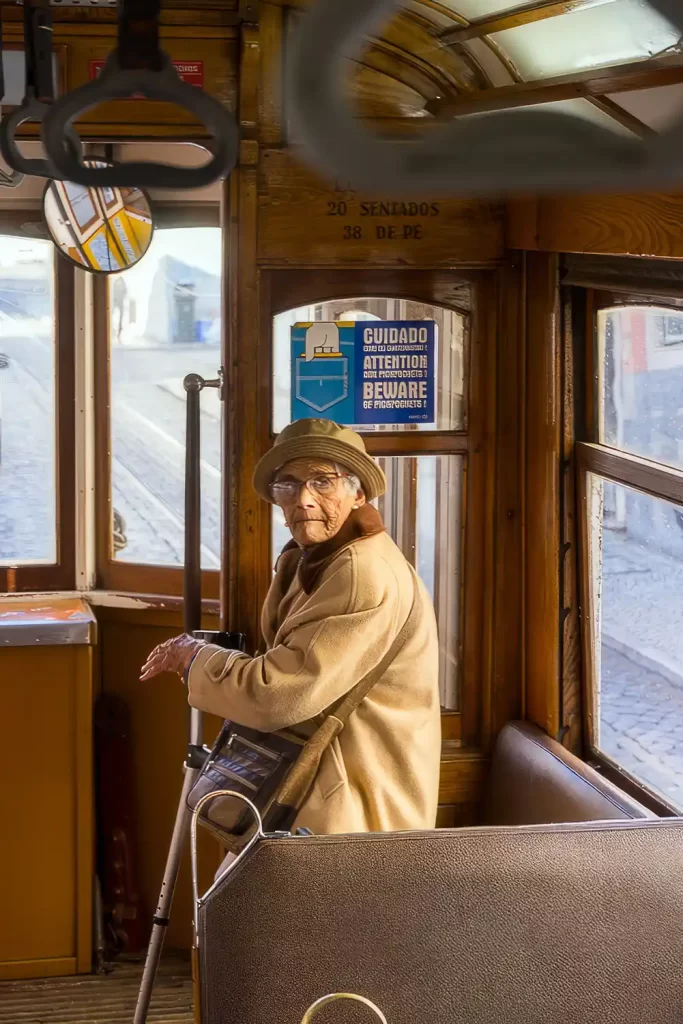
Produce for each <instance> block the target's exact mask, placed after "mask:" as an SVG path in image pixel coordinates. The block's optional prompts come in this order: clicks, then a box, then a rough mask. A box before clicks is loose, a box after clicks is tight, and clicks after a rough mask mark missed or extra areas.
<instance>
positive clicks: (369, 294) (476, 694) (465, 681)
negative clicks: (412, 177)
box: [230, 268, 500, 747]
mask: <svg viewBox="0 0 683 1024" xmlns="http://www.w3.org/2000/svg"><path fill="white" fill-rule="evenodd" d="M499 288H500V282H499V280H498V279H497V276H496V274H495V272H491V271H470V270H460V269H457V270H455V269H454V270H446V271H442V270H439V271H436V270H414V269H401V270H393V269H390V270H368V269H365V268H363V269H357V270H356V269H343V270H339V269H319V270H308V269H292V270H288V269H287V270H285V269H282V270H279V269H278V270H264V271H262V273H261V276H260V289H259V290H260V316H261V320H260V336H261V345H260V351H261V353H262V355H261V357H260V358H259V359H258V363H259V365H258V371H257V372H258V379H259V395H260V400H259V406H258V414H257V416H256V417H254V418H253V420H252V423H251V424H250V425H249V431H250V437H249V438H248V439H247V441H248V444H249V447H250V448H252V447H255V448H256V449H257V452H256V455H257V456H258V454H259V453H263V452H265V451H266V450H267V449H268V448H269V447H270V446H271V444H272V441H273V437H274V435H273V433H272V426H271V421H272V416H271V408H272V387H271V382H272V372H273V367H272V361H273V352H272V322H273V317H274V316H276V315H277V314H278V313H282V312H285V311H287V310H289V309H294V308H297V307H299V306H304V305H316V304H320V303H323V302H332V301H337V300H340V301H342V300H343V301H345V300H348V299H354V298H355V299H357V298H377V297H382V298H387V299H404V300H406V301H415V302H421V303H425V304H430V305H436V306H441V307H444V308H446V309H452V310H454V311H455V312H458V313H461V314H463V313H464V314H465V315H467V316H468V318H469V325H468V326H469V330H468V342H467V349H466V352H465V367H464V379H465V387H466V389H467V391H466V417H465V425H464V426H463V428H462V429H459V430H452V431H422V430H412V431H405V432H393V431H382V432H372V433H364V434H363V438H364V440H365V443H366V445H367V449H368V451H369V452H370V453H371V454H372V455H373V456H375V457H382V456H386V457H392V456H416V457H419V456H421V455H422V456H424V455H429V456H434V455H457V456H461V457H462V459H463V504H462V533H461V536H462V543H463V556H462V561H461V593H460V607H459V612H460V633H459V642H460V651H459V655H460V664H461V669H460V673H459V680H458V693H459V710H458V711H456V712H449V713H448V718H449V735H450V736H451V737H452V738H453V739H454V740H455V741H456V743H459V744H462V745H463V746H465V747H474V746H477V745H478V744H479V743H480V742H481V739H482V718H483V716H485V714H486V707H485V705H486V703H487V697H486V694H485V692H484V691H485V690H486V687H485V686H482V678H483V676H485V673H486V669H485V668H484V665H485V662H486V658H487V654H486V648H487V643H488V642H489V640H488V638H487V637H484V632H485V628H484V627H485V611H484V603H485V595H486V593H487V592H488V593H489V595H490V590H489V584H487V576H488V574H489V573H490V571H491V566H490V563H489V562H488V561H487V558H488V553H489V552H490V544H491V534H492V531H493V517H492V502H491V499H490V494H491V491H490V488H491V486H492V481H491V473H492V470H493V461H494V460H493V434H494V422H493V421H494V419H495V398H494V396H495V356H494V352H495V349H496V344H495V330H496V319H497V316H498V312H497V309H498V302H499V291H498V290H499ZM243 429H244V428H243ZM251 431H254V432H255V436H251ZM235 498H236V500H234V501H233V502H231V504H232V505H233V506H234V512H235V514H236V519H235V520H233V522H235V523H236V524H237V528H236V529H235V530H234V531H233V533H234V537H233V544H235V545H239V543H240V540H239V534H240V529H239V525H238V524H239V522H240V520H241V521H242V522H245V521H249V522H250V527H249V529H250V532H252V533H255V534H256V537H257V539H256V544H258V545H259V546H260V549H261V550H263V547H264V546H265V545H266V543H267V550H268V551H270V546H271V529H270V514H269V510H265V514H264V510H258V509H257V511H258V519H256V521H255V522H254V519H255V517H254V499H253V495H251V494H248V495H245V496H244V498H242V495H241V488H237V494H236V495H235ZM266 538H267V540H266ZM233 550H234V549H233ZM271 563H272V552H271V558H270V561H269V562H268V563H267V564H266V571H265V572H263V573H252V578H250V579H248V580H247V579H243V578H240V577H242V573H241V571H240V568H239V553H238V552H235V554H234V555H233V561H232V564H233V567H235V566H236V567H237V571H236V572H235V569H234V568H233V572H235V577H233V579H231V582H230V590H231V591H235V590H236V589H239V593H240V599H241V601H240V604H241V609H240V614H241V615H242V616H243V618H242V619H241V620H240V622H241V627H240V628H245V629H247V631H248V630H253V628H254V623H255V622H256V621H257V619H256V616H257V613H258V610H259V609H260V607H261V605H262V603H263V600H264V598H265V592H266V590H267V587H268V585H269V582H270V570H269V568H268V567H269V566H270V564H271ZM236 581H238V582H236ZM245 608H252V609H253V612H252V614H251V615H250V619H251V622H249V621H245V618H244V616H245V612H244V609H245Z"/></svg>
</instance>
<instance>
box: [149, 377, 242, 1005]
mask: <svg viewBox="0 0 683 1024" xmlns="http://www.w3.org/2000/svg"><path fill="white" fill-rule="evenodd" d="M183 387H184V388H185V391H186V393H187V425H186V434H185V573H184V581H183V624H184V630H185V632H186V633H188V634H190V635H191V636H196V637H198V639H202V640H210V641H211V642H212V643H217V644H219V646H221V647H231V648H234V647H239V648H240V649H242V648H243V647H244V637H243V635H242V634H241V633H224V632H213V631H211V632H209V631H202V630H201V629H200V626H201V615H202V579H201V470H200V444H199V442H200V395H201V392H202V391H203V389H204V388H218V389H220V392H221V398H222V397H223V374H222V371H219V376H218V378H217V379H216V380H204V378H203V377H200V376H199V374H196V373H190V374H188V376H187V377H186V378H185V380H184V381H183ZM203 724H204V723H203V715H202V713H201V711H197V710H195V709H194V708H191V709H190V735H189V742H188V747H187V756H186V758H185V761H184V763H183V772H184V779H183V786H182V790H181V793H180V801H179V803H178V810H177V813H176V819H175V824H174V826H173V834H172V836H171V845H170V846H169V850H168V856H167V858H166V867H165V869H164V878H163V881H162V883H161V892H160V893H159V902H158V903H157V908H156V911H155V913H154V917H153V919H152V933H151V936H150V940H149V946H148V947H147V956H146V959H145V966H144V970H143V972H142V981H141V983H140V991H139V993H138V1001H137V1005H136V1007H135V1017H134V1018H133V1024H145V1022H146V1021H147V1014H148V1012H149V1005H150V1001H151V998H152V991H153V989H154V981H155V979H156V973H157V969H158V967H159V961H160V959H161V953H162V950H163V945H164V938H165V936H166V928H167V927H168V923H169V919H170V913H171V904H172V902H173V893H174V891H175V886H176V882H177V880H178V871H179V870H180V861H181V859H182V853H183V843H184V841H185V837H186V836H189V834H190V823H191V820H192V812H191V811H190V809H189V808H188V806H187V797H188V795H189V792H190V790H191V789H192V787H193V785H194V784H195V782H196V781H197V777H198V775H199V773H200V771H201V769H202V766H203V765H204V762H205V760H206V758H207V756H208V754H209V749H208V748H207V747H205V746H204V743H203Z"/></svg>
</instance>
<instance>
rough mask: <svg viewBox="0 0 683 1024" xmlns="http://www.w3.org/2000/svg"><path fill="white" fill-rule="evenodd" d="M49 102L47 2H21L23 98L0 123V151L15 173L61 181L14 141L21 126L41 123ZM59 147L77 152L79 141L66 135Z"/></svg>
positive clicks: (54, 171)
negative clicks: (28, 123)
mask: <svg viewBox="0 0 683 1024" xmlns="http://www.w3.org/2000/svg"><path fill="white" fill-rule="evenodd" d="M3 95H4V86H3ZM53 100H54V78H53V68H52V11H51V9H50V0H24V99H23V101H22V103H21V105H20V106H19V107H18V108H17V109H16V110H15V111H13V112H12V113H11V114H8V115H6V116H3V118H2V121H0V152H2V158H3V160H4V161H5V163H6V164H7V165H8V167H10V168H11V169H12V170H13V171H14V172H15V174H21V175H22V176H23V175H24V174H33V175H36V176H37V177H41V178H53V179H57V180H60V181H61V180H63V178H64V176H63V175H62V174H61V173H60V171H59V168H57V167H56V166H55V165H54V164H53V163H52V161H51V160H49V159H47V160H38V159H29V158H28V157H25V156H24V155H23V154H22V153H21V151H20V149H19V147H18V145H17V141H16V134H17V131H18V130H19V128H20V127H21V125H22V124H24V122H25V121H37V122H42V120H43V118H44V117H45V114H46V113H47V112H48V110H49V109H50V107H51V104H52V102H53ZM62 146H64V147H68V148H70V149H73V150H74V151H78V147H79V140H78V139H77V137H76V136H75V135H74V134H73V133H69V134H68V135H67V137H66V139H63V140H62ZM20 180H21V179H19V181H20ZM19 181H17V182H16V184H19Z"/></svg>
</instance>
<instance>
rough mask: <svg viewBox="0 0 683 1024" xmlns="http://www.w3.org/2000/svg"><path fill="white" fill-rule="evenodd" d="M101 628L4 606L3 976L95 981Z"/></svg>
mask: <svg viewBox="0 0 683 1024" xmlns="http://www.w3.org/2000/svg"><path fill="white" fill-rule="evenodd" d="M94 643H95V620H94V617H93V615H92V613H91V612H90V609H89V608H88V606H87V605H86V604H85V603H84V602H82V601H79V600H55V601H41V600H39V599H33V600H28V601H21V602H19V601H16V600H12V601H7V602H0V708H1V709H2V712H1V713H2V722H3V741H4V742H3V754H4V757H3V766H2V771H1V772H0V821H1V823H2V824H1V825H0V835H1V838H0V978H31V977H45V976H59V975H66V974H77V973H84V972H88V971H89V970H90V967H91V948H92V940H91V932H92V927H91V919H92V878H93V781H92V774H93V773H92V694H93V671H92V663H93V645H94Z"/></svg>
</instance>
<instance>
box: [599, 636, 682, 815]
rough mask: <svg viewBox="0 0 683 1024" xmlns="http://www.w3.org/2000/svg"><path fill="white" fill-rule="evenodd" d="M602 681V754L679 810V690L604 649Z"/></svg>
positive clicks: (680, 715)
mask: <svg viewBox="0 0 683 1024" xmlns="http://www.w3.org/2000/svg"><path fill="white" fill-rule="evenodd" d="M601 675H602V680H601V682H602V688H601V700H600V738H599V743H600V746H601V748H602V749H603V751H604V752H605V753H606V754H607V755H608V756H609V757H611V758H612V759H613V760H614V761H616V762H617V763H618V764H620V765H622V766H623V767H624V768H626V769H627V770H628V771H630V772H631V773H633V774H634V775H635V776H636V777H637V778H639V779H642V780H643V781H644V782H646V783H648V784H649V785H650V786H651V787H652V788H654V789H656V790H657V791H658V792H659V793H661V794H662V795H663V796H664V797H665V798H666V799H667V800H669V801H671V802H673V803H674V804H677V805H679V806H680V807H682V808H683V688H681V687H679V686H674V685H673V684H672V683H670V682H669V681H668V680H667V679H665V678H664V677H663V676H662V675H659V674H658V673H657V672H655V671H653V670H652V669H647V668H643V667H641V666H639V665H636V664H634V662H633V661H630V660H629V659H628V658H626V657H624V655H623V654H620V653H618V652H616V651H614V650H610V649H609V647H605V646H603V650H602V671H601Z"/></svg>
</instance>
